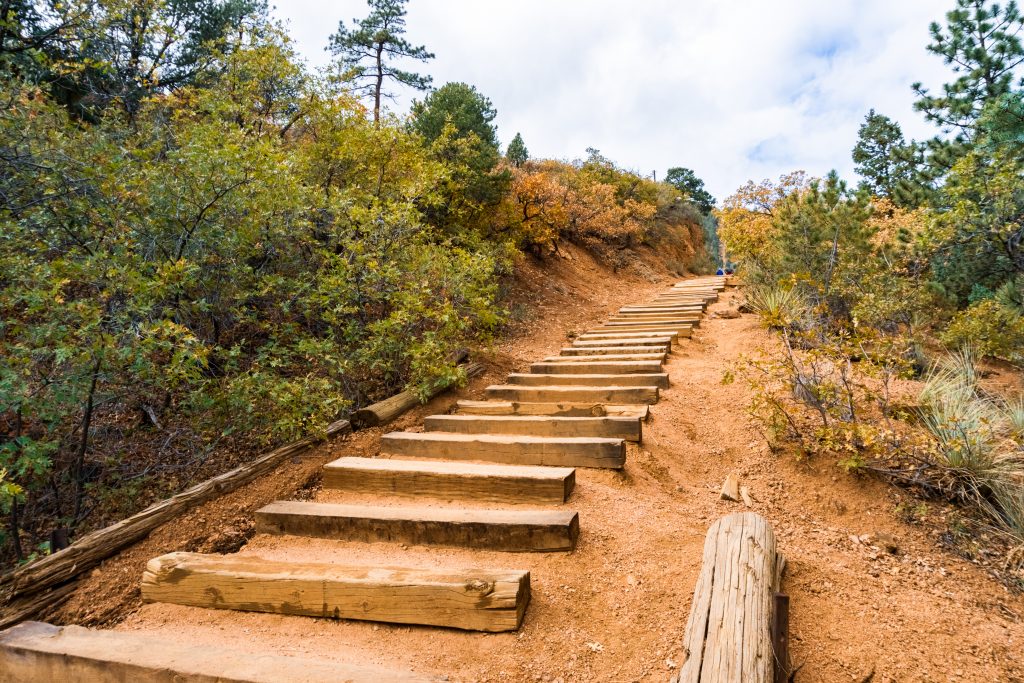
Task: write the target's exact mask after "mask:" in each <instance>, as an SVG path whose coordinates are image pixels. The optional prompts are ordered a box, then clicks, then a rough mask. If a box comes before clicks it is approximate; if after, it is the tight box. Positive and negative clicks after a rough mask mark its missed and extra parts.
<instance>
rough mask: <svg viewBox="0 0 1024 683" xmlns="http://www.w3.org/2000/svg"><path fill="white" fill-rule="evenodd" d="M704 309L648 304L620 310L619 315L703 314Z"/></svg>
mask: <svg viewBox="0 0 1024 683" xmlns="http://www.w3.org/2000/svg"><path fill="white" fill-rule="evenodd" d="M703 312H704V308H703V307H702V306H687V305H682V304H648V305H646V306H639V307H636V308H620V309H619V310H618V311H617V313H618V314H619V315H629V314H633V313H647V314H653V313H660V314H668V313H698V314H699V313H703Z"/></svg>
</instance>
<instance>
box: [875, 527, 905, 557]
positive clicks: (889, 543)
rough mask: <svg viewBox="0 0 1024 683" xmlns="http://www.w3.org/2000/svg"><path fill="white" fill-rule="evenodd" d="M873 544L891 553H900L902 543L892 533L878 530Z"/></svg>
mask: <svg viewBox="0 0 1024 683" xmlns="http://www.w3.org/2000/svg"><path fill="white" fill-rule="evenodd" d="M873 545H876V546H878V547H879V548H881V549H882V550H884V551H885V552H887V553H889V554H890V555H899V554H900V544H899V541H897V540H896V537H895V536H893V535H891V534H886V533H882V532H878V533H876V534H875V539H874V543H873Z"/></svg>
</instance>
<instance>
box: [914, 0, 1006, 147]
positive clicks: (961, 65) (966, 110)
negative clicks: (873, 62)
mask: <svg viewBox="0 0 1024 683" xmlns="http://www.w3.org/2000/svg"><path fill="white" fill-rule="evenodd" d="M1022 30H1024V17H1022V16H1021V13H1020V11H1019V9H1018V7H1017V3H1016V2H1015V0H1009V2H1007V3H1006V4H1005V5H1001V4H999V3H994V2H990V1H989V0H957V2H956V9H954V10H953V11H951V12H948V13H947V14H946V26H945V27H943V26H940V25H939V24H938V23H933V24H932V25H931V28H930V31H931V36H932V43H931V44H930V45H929V46H928V50H929V52H932V53H934V54H936V55H939V56H940V57H942V59H943V61H944V62H945V63H946V64H948V65H949V66H950V67H952V69H953V72H954V73H955V74H956V75H957V78H956V80H954V81H953V82H952V83H946V84H945V85H943V86H942V94H941V95H932V94H931V93H930V92H929V91H928V90H927V89H926V88H924V87H922V85H921V84H920V83H915V84H914V91H915V92H916V93H917V94H918V96H919V99H918V101H917V102H916V103H915V104H914V107H915V108H916V109H917V110H918V111H921V112H923V113H924V115H925V117H926V118H927V119H928V120H929V121H932V122H934V123H937V124H938V125H940V126H942V127H943V128H944V129H945V130H947V131H949V132H953V133H955V134H956V135H957V136H958V137H959V138H962V139H963V140H965V141H970V140H971V139H973V137H974V133H975V129H976V123H977V121H978V118H979V117H980V116H981V114H982V112H983V111H984V109H985V106H986V105H987V104H988V103H989V102H993V101H995V100H997V99H999V98H1000V97H1003V96H1004V95H1006V94H1007V93H1009V92H1010V91H1011V90H1012V89H1013V87H1014V85H1018V84H1021V82H1022V81H1021V79H1020V78H1019V77H1018V75H1017V70H1018V67H1019V66H1021V64H1024V46H1022V45H1021V39H1020V33H1021V31H1022Z"/></svg>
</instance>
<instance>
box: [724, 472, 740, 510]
mask: <svg viewBox="0 0 1024 683" xmlns="http://www.w3.org/2000/svg"><path fill="white" fill-rule="evenodd" d="M721 497H722V500H731V501H732V502H734V503H738V502H740V478H739V477H738V476H736V473H735V472H730V473H729V476H727V477H726V478H725V483H724V484H722V493H721Z"/></svg>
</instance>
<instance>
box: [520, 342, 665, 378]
mask: <svg viewBox="0 0 1024 683" xmlns="http://www.w3.org/2000/svg"><path fill="white" fill-rule="evenodd" d="M588 345H589V343H588ZM581 348H583V347H581ZM662 367H663V365H662V363H661V362H660V361H656V360H655V361H646V360H642V361H605V362H601V361H595V362H592V363H544V362H541V363H532V364H531V365H530V372H532V373H534V374H549V375H564V374H570V375H577V374H578V375H589V374H605V375H627V374H634V373H640V374H645V373H649V372H655V373H656V372H661V369H662Z"/></svg>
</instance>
